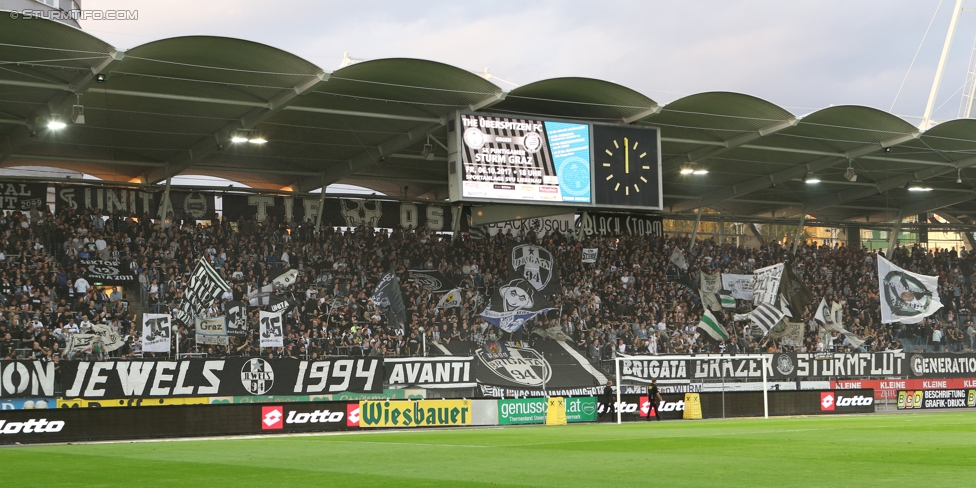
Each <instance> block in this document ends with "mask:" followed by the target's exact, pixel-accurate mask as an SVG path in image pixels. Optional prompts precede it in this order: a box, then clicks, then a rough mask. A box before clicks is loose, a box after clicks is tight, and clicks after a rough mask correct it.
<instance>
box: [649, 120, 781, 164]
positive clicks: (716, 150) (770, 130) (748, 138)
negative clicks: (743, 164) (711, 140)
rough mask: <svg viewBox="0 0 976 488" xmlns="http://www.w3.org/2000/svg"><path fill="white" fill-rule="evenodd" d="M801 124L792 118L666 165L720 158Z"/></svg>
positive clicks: (677, 158)
mask: <svg viewBox="0 0 976 488" xmlns="http://www.w3.org/2000/svg"><path fill="white" fill-rule="evenodd" d="M797 122H799V120H798V119H797V118H796V117H790V118H789V119H787V120H784V121H782V122H777V123H775V124H771V125H768V126H766V127H763V128H761V129H759V130H757V131H752V132H746V133H745V134H739V135H737V136H735V137H732V138H730V139H728V140H726V141H725V143H724V144H723V145H721V146H718V147H702V148H698V149H695V150H694V151H691V152H689V153H688V154H685V155H684V156H675V157H673V158H668V160H667V161H666V162H665V163H664V164H666V165H667V164H676V163H696V162H698V161H701V160H703V159H707V158H710V157H712V156H718V155H719V154H722V153H724V152H728V151H730V150H732V149H735V148H737V147H740V146H742V145H744V144H747V143H749V142H752V141H754V140H756V139H759V138H760V137H763V136H767V135H770V134H775V133H777V132H779V131H781V130H784V129H789V128H790V127H793V126H795V125H796V124H797Z"/></svg>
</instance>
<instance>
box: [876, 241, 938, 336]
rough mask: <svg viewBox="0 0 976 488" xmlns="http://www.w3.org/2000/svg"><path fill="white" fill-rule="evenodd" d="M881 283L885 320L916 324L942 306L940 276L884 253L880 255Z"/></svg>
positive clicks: (882, 314) (882, 316) (884, 322)
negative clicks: (907, 265) (919, 270)
mask: <svg viewBox="0 0 976 488" xmlns="http://www.w3.org/2000/svg"><path fill="white" fill-rule="evenodd" d="M878 286H879V287H880V288H881V289H880V290H879V291H880V295H881V296H880V298H881V323H882V324H889V323H892V322H901V323H903V324H917V323H919V322H921V321H922V319H924V318H925V317H928V316H929V315H932V314H934V313H935V312H937V311H939V309H940V308H942V302H941V301H940V300H939V277H938V276H927V275H923V274H918V273H912V272H911V271H907V270H904V269H902V268H899V267H898V266H897V265H895V264H894V263H892V262H891V261H888V260H887V259H885V258H883V257H881V256H878Z"/></svg>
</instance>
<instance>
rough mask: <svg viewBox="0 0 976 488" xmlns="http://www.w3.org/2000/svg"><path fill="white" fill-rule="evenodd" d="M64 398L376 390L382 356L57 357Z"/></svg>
mask: <svg viewBox="0 0 976 488" xmlns="http://www.w3.org/2000/svg"><path fill="white" fill-rule="evenodd" d="M61 374H62V385H63V386H64V389H65V394H64V396H65V397H66V398H84V399H98V398H130V397H170V396H173V397H178V396H244V395H296V394H309V393H339V392H343V391H354V392H360V393H364V392H370V393H376V392H380V391H382V390H383V359H382V358H360V359H350V358H330V359H325V360H321V361H298V360H294V359H259V358H228V359H184V360H182V361H151V360H147V361H96V362H78V361H61Z"/></svg>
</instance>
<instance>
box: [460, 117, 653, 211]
mask: <svg viewBox="0 0 976 488" xmlns="http://www.w3.org/2000/svg"><path fill="white" fill-rule="evenodd" d="M449 127H450V129H451V130H450V135H451V137H450V138H449V139H450V143H451V144H450V146H449V147H451V149H450V153H451V154H450V155H449V161H450V162H449V168H450V169H449V173H450V174H449V186H450V197H451V200H452V201H466V202H495V203H499V202H511V203H520V204H532V203H537V204H545V205H567V206H573V207H580V208H586V207H610V208H633V209H650V210H660V209H661V208H662V206H663V201H662V200H663V196H662V192H661V150H660V148H661V143H660V131H659V130H658V129H657V128H653V127H636V126H630V125H612V124H597V123H590V122H580V121H565V120H550V119H526V118H512V117H504V116H497V115H491V114H478V113H465V112H459V113H457V114H456V116H455V120H454V121H452V122H451V124H450V125H449Z"/></svg>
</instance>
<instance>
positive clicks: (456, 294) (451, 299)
mask: <svg viewBox="0 0 976 488" xmlns="http://www.w3.org/2000/svg"><path fill="white" fill-rule="evenodd" d="M463 296H464V293H463V292H462V291H461V289H460V288H455V289H453V290H451V291H449V292H447V293H445V294H444V295H443V296H442V297H441V299H440V301H438V302H437V308H455V307H460V306H461V299H462V297H463Z"/></svg>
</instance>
